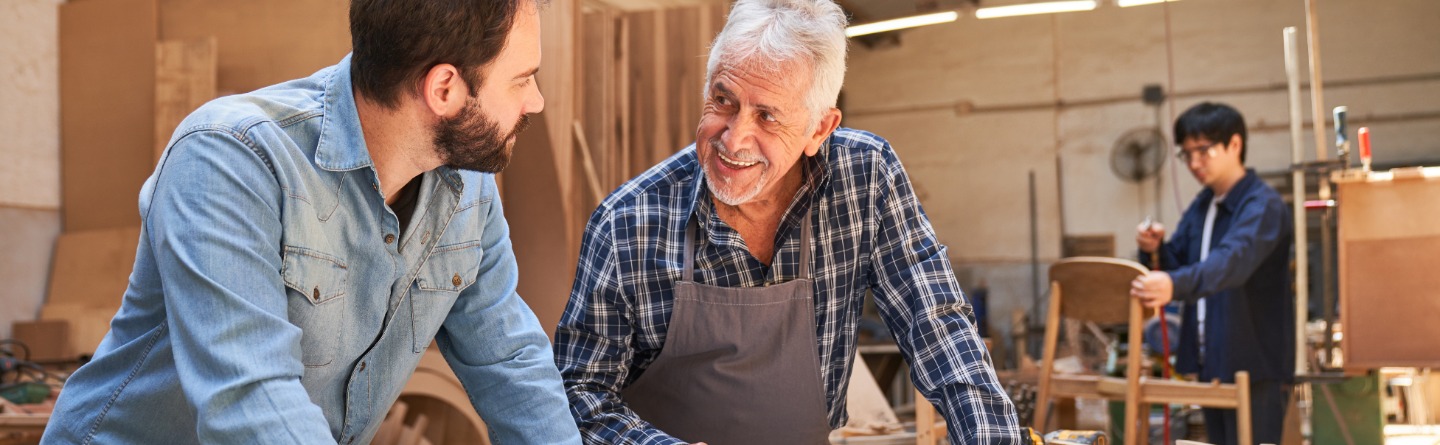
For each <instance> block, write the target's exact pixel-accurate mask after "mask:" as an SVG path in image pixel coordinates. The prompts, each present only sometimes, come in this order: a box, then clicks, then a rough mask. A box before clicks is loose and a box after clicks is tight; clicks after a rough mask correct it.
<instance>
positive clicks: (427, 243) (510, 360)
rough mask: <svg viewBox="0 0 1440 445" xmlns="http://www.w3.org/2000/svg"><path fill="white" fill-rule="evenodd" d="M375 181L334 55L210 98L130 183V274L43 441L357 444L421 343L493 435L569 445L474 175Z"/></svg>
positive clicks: (499, 230) (569, 429)
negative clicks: (136, 237) (133, 229)
mask: <svg viewBox="0 0 1440 445" xmlns="http://www.w3.org/2000/svg"><path fill="white" fill-rule="evenodd" d="M421 181H422V182H421V191H420V193H419V196H418V200H417V201H416V207H415V213H414V216H413V217H412V218H411V221H410V226H409V227H407V228H405V229H404V230H400V227H398V224H399V223H398V220H397V219H396V217H395V215H394V213H392V212H391V211H390V209H389V207H387V206H386V205H385V201H384V197H383V196H382V195H381V193H380V192H379V186H378V182H379V179H378V176H377V175H376V173H375V170H374V167H373V163H372V161H371V159H370V156H369V152H368V150H367V149H366V146H365V140H364V136H363V134H362V132H361V128H360V120H359V117H358V115H357V113H356V108H355V98H354V96H353V93H352V90H351V81H350V59H349V57H348V56H347V57H346V58H345V59H344V60H343V61H341V62H340V63H339V64H337V65H335V66H332V67H329V68H326V69H323V70H321V71H319V72H317V73H315V74H314V75H312V76H310V77H308V78H304V79H299V80H294V81H290V82H287V83H283V84H279V85H275V86H272V87H269V88H265V89H261V90H258V91H254V92H252V93H248V94H243V95H237V96H230V97H225V98H221V99H218V100H215V101H213V102H211V103H209V104H206V105H205V106H203V107H201V108H200V109H199V110H198V111H196V112H195V113H194V114H192V115H191V116H190V117H189V118H187V119H186V120H185V121H184V122H183V123H182V124H181V126H180V127H179V129H178V130H177V131H176V132H175V135H174V136H173V137H172V138H171V141H170V145H169V148H168V149H167V150H166V152H165V154H164V156H163V157H162V158H161V160H160V163H159V166H158V167H157V168H156V170H155V173H154V174H153V175H152V176H151V177H150V179H149V180H148V181H146V183H145V186H144V188H143V189H142V190H141V193H140V214H141V217H142V220H143V224H144V225H143V228H142V231H141V239H140V243H139V249H138V252H137V254H136V258H135V269H134V272H133V273H132V274H131V276H130V285H129V288H128V289H127V290H126V292H125V296H124V302H123V304H122V306H121V308H120V311H119V313H117V314H116V315H115V318H114V320H113V321H111V324H110V332H109V333H108V334H107V335H106V336H105V340H104V341H103V342H102V343H101V344H100V346H99V349H98V351H97V352H96V354H95V358H94V360H93V361H91V362H90V363H89V364H87V365H85V366H83V367H81V368H80V369H79V370H77V371H76V372H75V374H74V375H73V376H72V377H71V378H70V380H69V382H68V383H67V384H66V386H65V389H64V391H63V392H62V393H61V397H60V400H59V402H58V404H57V406H56V408H55V412H54V415H53V417H52V419H51V421H50V425H49V428H48V430H47V431H46V435H45V437H44V442H45V443H105V444H110V443H155V444H159V443H164V444H184V443H207V444H219V443H244V444H257V443H264V444H282V443H302V444H320V443H337V442H338V443H352V442H357V441H358V442H360V443H366V442H368V441H369V440H370V439H371V437H372V436H373V435H374V434H375V432H376V430H377V429H378V428H379V425H380V421H381V420H382V419H384V417H385V415H386V413H387V411H388V410H389V408H390V405H391V404H392V403H393V402H394V401H395V400H396V398H397V397H399V395H400V391H401V389H402V388H403V387H404V386H405V384H406V382H407V381H408V380H409V379H410V375H411V374H412V373H413V372H414V370H415V367H416V365H417V364H418V363H419V360H420V357H421V354H422V353H423V352H424V351H425V349H426V348H427V347H428V346H429V345H430V343H431V340H432V339H434V340H435V341H436V342H437V343H438V345H439V349H440V351H441V352H442V353H443V354H444V356H445V358H446V360H447V362H448V363H449V364H450V367H451V368H452V369H453V370H454V371H455V373H456V375H457V376H458V377H459V379H460V382H461V383H462V384H463V385H464V387H465V389H466V392H467V393H468V394H469V398H470V401H471V403H472V404H473V405H474V406H475V409H476V410H477V411H478V412H479V414H480V416H481V417H482V418H484V419H485V420H486V422H487V425H488V427H489V430H490V435H491V438H492V439H493V440H494V441H495V442H496V443H545V444H552V443H578V442H579V435H578V432H577V430H576V427H575V422H574V420H573V419H571V417H570V416H569V411H568V407H567V402H566V398H565V395H564V390H563V388H562V385H561V382H560V375H559V373H558V371H557V370H556V368H555V364H554V359H553V357H552V352H551V349H550V347H549V343H548V341H547V339H546V335H545V331H544V330H543V329H542V328H541V327H540V324H539V322H538V321H537V319H536V318H535V315H534V314H533V313H532V312H531V311H530V309H529V307H528V306H527V305H526V304H525V302H524V301H522V300H521V299H520V297H519V295H517V294H516V293H515V286H516V282H517V280H518V275H517V271H516V265H515V257H514V254H513V252H512V250H511V245H510V238H509V229H508V227H507V225H506V222H505V218H504V216H503V214H502V211H501V206H500V201H499V196H498V191H497V189H496V185H495V179H494V177H493V176H492V175H488V174H479V173H475V172H468V171H457V170H452V169H449V168H445V167H441V168H438V169H436V170H433V171H429V172H426V173H425V174H424V175H423V176H422V178H421Z"/></svg>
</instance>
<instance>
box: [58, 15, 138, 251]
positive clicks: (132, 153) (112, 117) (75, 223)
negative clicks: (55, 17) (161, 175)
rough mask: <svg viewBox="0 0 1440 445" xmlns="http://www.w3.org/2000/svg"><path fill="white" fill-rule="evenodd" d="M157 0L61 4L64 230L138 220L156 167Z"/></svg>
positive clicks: (123, 224)
mask: <svg viewBox="0 0 1440 445" xmlns="http://www.w3.org/2000/svg"><path fill="white" fill-rule="evenodd" d="M155 8H156V6H155V0H88V1H83V2H68V3H63V4H61V5H60V131H61V141H62V142H61V144H62V145H61V155H60V158H61V169H62V170H61V175H62V179H61V180H62V192H61V193H62V199H63V202H62V206H63V209H62V214H63V220H64V222H63V223H64V229H65V231H67V232H69V231H75V230H86V229H103V228H113V227H125V226H133V225H136V224H139V222H140V215H139V212H138V210H137V206H136V201H137V196H138V195H139V193H140V186H141V185H142V184H144V182H145V178H146V177H148V176H149V175H150V172H151V171H152V170H154V163H153V162H152V160H153V157H154V156H153V155H152V153H153V151H154V138H155V122H154V119H155V113H154V109H155V35H156V26H157V24H156V9H155Z"/></svg>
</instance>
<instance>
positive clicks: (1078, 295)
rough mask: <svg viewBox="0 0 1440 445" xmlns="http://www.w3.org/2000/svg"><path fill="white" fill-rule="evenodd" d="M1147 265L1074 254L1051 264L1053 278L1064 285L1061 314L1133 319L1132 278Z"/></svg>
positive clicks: (1091, 318) (1107, 320)
mask: <svg viewBox="0 0 1440 445" xmlns="http://www.w3.org/2000/svg"><path fill="white" fill-rule="evenodd" d="M1145 272H1146V269H1145V266H1141V265H1140V263H1137V262H1134V261H1129V260H1122V259H1117V258H1103V257H1071V258H1066V259H1063V260H1060V261H1058V262H1056V263H1055V264H1054V265H1053V266H1050V281H1051V282H1055V283H1059V284H1060V288H1061V289H1064V292H1065V299H1064V300H1063V301H1062V303H1061V307H1060V315H1061V316H1063V317H1065V318H1070V319H1075V320H1086V321H1093V322H1095V323H1099V324H1122V323H1125V322H1127V321H1128V320H1129V314H1130V313H1129V309H1128V308H1129V307H1130V282H1131V281H1134V280H1135V278H1136V277H1138V276H1141V275H1144V274H1145Z"/></svg>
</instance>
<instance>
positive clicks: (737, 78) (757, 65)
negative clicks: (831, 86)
mask: <svg viewBox="0 0 1440 445" xmlns="http://www.w3.org/2000/svg"><path fill="white" fill-rule="evenodd" d="M810 71H811V69H810V65H809V64H807V63H804V62H803V61H800V60H775V59H773V58H770V57H764V56H760V55H748V56H742V55H733V56H731V57H722V58H721V59H720V61H719V62H718V63H716V64H715V68H714V70H713V71H711V72H710V73H709V80H710V84H709V85H707V87H709V88H715V86H716V83H730V84H734V83H736V82H739V83H743V84H748V85H753V86H758V87H762V88H763V87H772V88H778V89H780V90H781V91H785V92H787V93H790V94H793V95H795V96H797V97H799V96H800V95H802V94H804V91H805V90H806V89H807V88H809V86H810V80H811V79H810V77H811V76H810ZM732 88H734V86H732Z"/></svg>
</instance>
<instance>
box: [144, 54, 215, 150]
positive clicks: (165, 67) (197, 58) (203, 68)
mask: <svg viewBox="0 0 1440 445" xmlns="http://www.w3.org/2000/svg"><path fill="white" fill-rule="evenodd" d="M216 45H217V44H216V42H215V38H214V37H207V38H201V39H189V40H165V41H161V42H160V43H157V44H156V45H155V161H157V162H158V161H159V160H160V155H161V153H163V152H164V151H165V147H167V146H168V145H169V143H170V138H171V135H172V134H174V132H175V131H176V126H178V125H180V121H182V120H185V117H186V116H189V115H190V113H191V112H193V111H195V109H197V108H200V106H201V105H204V104H205V102H208V101H210V99H214V98H215V79H216V76H217V74H216V70H217V65H216V64H217V63H218V61H217V56H216Z"/></svg>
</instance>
